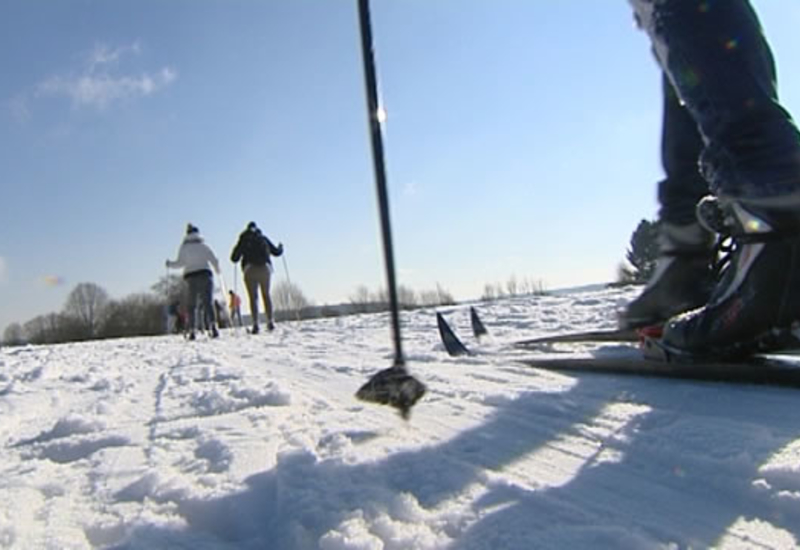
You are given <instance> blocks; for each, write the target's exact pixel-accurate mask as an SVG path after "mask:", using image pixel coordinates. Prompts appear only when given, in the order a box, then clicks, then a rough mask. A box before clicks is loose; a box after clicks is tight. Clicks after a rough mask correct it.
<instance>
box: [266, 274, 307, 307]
mask: <svg viewBox="0 0 800 550" xmlns="http://www.w3.org/2000/svg"><path fill="white" fill-rule="evenodd" d="M272 305H273V306H274V307H275V311H294V312H299V311H300V310H301V309H303V308H305V307H308V306H310V305H311V302H310V301H309V300H308V299H307V298H306V297H305V295H304V294H303V291H302V290H300V287H299V286H297V285H296V284H294V283H290V282H289V281H281V282H279V283H278V284H276V285H275V286H274V287H272Z"/></svg>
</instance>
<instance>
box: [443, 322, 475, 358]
mask: <svg viewBox="0 0 800 550" xmlns="http://www.w3.org/2000/svg"><path fill="white" fill-rule="evenodd" d="M436 324H437V326H438V327H439V337H440V338H441V340H442V344H443V345H444V349H445V350H447V353H448V355H450V356H452V357H457V356H459V355H471V354H470V351H469V350H468V349H467V346H465V345H464V344H463V343H462V342H461V340H459V339H458V336H456V334H455V332H453V329H452V328H450V325H449V324H447V321H446V320H445V318H444V315H442V314H441V313H440V312H438V311H437V312H436Z"/></svg>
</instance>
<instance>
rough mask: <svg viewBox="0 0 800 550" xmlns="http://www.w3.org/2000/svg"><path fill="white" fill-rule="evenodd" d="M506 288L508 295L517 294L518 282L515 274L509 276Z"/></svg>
mask: <svg viewBox="0 0 800 550" xmlns="http://www.w3.org/2000/svg"><path fill="white" fill-rule="evenodd" d="M506 290H508V295H509V296H517V295H518V294H519V282H518V281H517V276H516V275H512V276H511V277H509V279H508V281H507V282H506Z"/></svg>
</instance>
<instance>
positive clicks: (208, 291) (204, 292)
mask: <svg viewBox="0 0 800 550" xmlns="http://www.w3.org/2000/svg"><path fill="white" fill-rule="evenodd" d="M198 284H199V285H200V297H201V299H202V301H203V316H204V322H205V326H206V329H207V330H209V331H211V336H212V337H213V338H216V337H217V336H219V331H218V330H217V326H216V322H215V312H214V280H213V278H212V276H211V273H208V274H206V275H205V276H201V277H198Z"/></svg>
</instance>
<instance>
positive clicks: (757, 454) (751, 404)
mask: <svg viewBox="0 0 800 550" xmlns="http://www.w3.org/2000/svg"><path fill="white" fill-rule="evenodd" d="M579 379H580V380H581V385H582V386H583V387H584V389H586V390H587V391H588V386H593V387H594V388H595V391H594V392H590V393H596V394H602V393H606V394H607V395H608V396H609V397H612V396H613V395H614V394H618V395H619V394H620V393H619V392H621V394H622V395H624V396H625V400H626V401H629V402H631V403H640V404H646V405H647V406H648V407H650V410H649V411H648V412H647V413H645V414H643V415H640V416H639V417H637V418H636V419H635V420H634V424H633V425H632V426H630V427H629V428H628V429H627V430H626V432H627V433H626V437H625V438H623V439H622V440H619V441H617V442H616V443H615V442H613V441H612V442H609V445H610V446H611V447H612V449H611V450H612V451H616V452H615V453H614V452H612V453H610V454H611V455H612V458H611V459H610V460H605V461H601V462H596V463H587V464H586V465H585V466H584V467H583V468H581V470H580V472H578V474H577V475H575V476H574V477H573V478H572V479H571V480H569V482H567V483H565V484H563V485H560V486H557V487H550V488H546V489H543V490H536V491H523V490H520V489H519V488H514V487H503V486H496V487H494V488H493V489H492V490H490V492H489V493H487V494H486V495H485V496H484V497H483V498H482V499H481V501H480V502H478V503H477V504H476V507H477V508H478V509H482V510H484V511H487V510H493V509H497V510H499V511H498V512H496V513H486V514H485V515H484V516H483V518H482V519H481V520H480V521H478V522H476V523H475V524H473V525H472V526H471V527H470V529H469V530H468V531H467V532H465V533H464V534H463V535H462V536H461V537H459V539H458V540H457V541H456V542H455V543H454V544H453V545H452V546H451V547H450V548H451V549H452V550H470V549H475V550H478V549H485V548H507V549H519V550H522V549H527V548H537V549H550V548H552V549H557V548H558V549H562V548H666V547H676V548H710V547H717V546H718V545H719V544H720V542H721V539H722V538H723V537H724V536H725V535H726V534H727V533H729V532H730V531H731V527H732V526H734V524H736V523H737V522H740V521H745V522H747V521H760V522H768V523H770V524H772V525H773V526H774V527H777V528H779V529H783V530H785V531H786V532H788V533H789V534H790V535H791V536H793V537H794V538H795V539H796V540H800V510H798V509H797V507H796V505H795V504H794V503H795V502H796V492H797V491H798V490H800V479H798V477H797V476H795V475H792V474H788V475H787V473H786V472H785V471H784V472H781V471H780V469H778V470H775V471H773V472H772V473H770V471H769V469H766V470H763V469H761V467H762V466H763V465H764V464H765V463H767V462H768V461H769V459H770V457H771V456H773V455H774V454H775V453H777V452H778V451H780V450H781V449H783V448H785V447H786V446H787V445H789V444H791V443H793V442H796V441H798V440H800V418H798V416H797V414H796V393H795V392H796V390H792V389H780V388H769V387H757V386H748V385H737V386H730V385H726V384H721V383H713V382H711V383H708V382H706V383H703V382H700V383H697V382H694V383H693V382H686V381H670V380H652V379H647V378H638V377H626V378H620V377H614V376H603V375H591V374H589V375H580V376H579ZM614 455H616V456H614ZM792 473H793V472H792ZM781 492H783V493H784V496H783V497H781ZM789 494H794V496H789ZM762 525H763V524H762ZM756 530H757V531H758V530H760V531H761V533H762V536H764V537H765V539H766V540H767V541H770V540H771V542H766V544H767V546H769V545H771V544H774V543H775V542H774V539H770V537H771V536H774V535H770V534H766V535H765V534H764V528H763V526H762V527H759V528H757V529H756ZM746 536H747V535H745V537H746ZM784 536H787V538H788V535H785V534H784ZM736 542H737V543H739V544H743V545H745V546H747V547H756V546H758V547H762V546H761V545H762V544H765V543H764V541H763V540H762V541H761V542H760V543H759V541H749V540H748V539H747V538H745V539H744V540H737V541H736ZM780 544H781V545H782V544H784V543H780ZM791 544H792V547H794V546H793V545H794V544H796V541H795V542H793V543H791ZM750 545H752V546H750Z"/></svg>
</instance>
